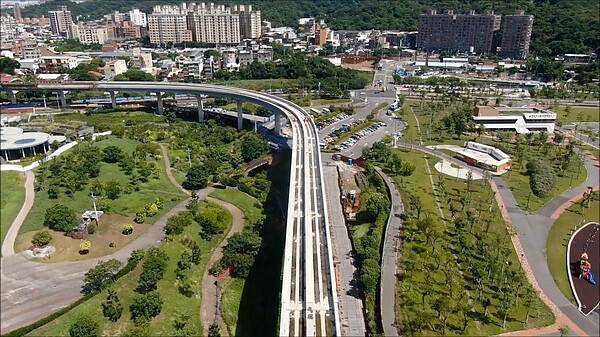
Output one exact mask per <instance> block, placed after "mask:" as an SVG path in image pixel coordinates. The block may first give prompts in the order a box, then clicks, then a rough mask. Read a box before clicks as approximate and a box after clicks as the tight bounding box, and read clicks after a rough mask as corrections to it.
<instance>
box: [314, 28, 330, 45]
mask: <svg viewBox="0 0 600 337" xmlns="http://www.w3.org/2000/svg"><path fill="white" fill-rule="evenodd" d="M328 34H329V28H327V27H324V26H323V25H321V23H318V22H317V23H316V24H315V43H314V44H315V46H319V47H323V46H324V45H325V43H327V35H328Z"/></svg>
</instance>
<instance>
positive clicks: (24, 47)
mask: <svg viewBox="0 0 600 337" xmlns="http://www.w3.org/2000/svg"><path fill="white" fill-rule="evenodd" d="M11 51H12V53H13V55H14V56H15V57H18V58H22V59H37V58H39V57H40V56H41V53H40V47H39V46H38V43H37V41H35V40H19V41H13V43H12V44H11Z"/></svg>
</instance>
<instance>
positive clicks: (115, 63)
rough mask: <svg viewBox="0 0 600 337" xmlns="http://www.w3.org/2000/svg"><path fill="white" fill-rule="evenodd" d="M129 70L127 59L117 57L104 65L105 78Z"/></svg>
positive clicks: (111, 77) (110, 77)
mask: <svg viewBox="0 0 600 337" xmlns="http://www.w3.org/2000/svg"><path fill="white" fill-rule="evenodd" d="M126 71H127V63H126V62H125V60H121V59H115V60H110V61H109V62H107V63H106V64H105V65H104V78H105V79H109V80H111V79H113V78H114V77H115V76H117V75H120V74H123V73H125V72H126Z"/></svg>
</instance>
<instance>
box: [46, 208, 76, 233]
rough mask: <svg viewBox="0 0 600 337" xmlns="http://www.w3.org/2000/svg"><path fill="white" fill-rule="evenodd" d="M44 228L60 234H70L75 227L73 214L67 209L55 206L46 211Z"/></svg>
mask: <svg viewBox="0 0 600 337" xmlns="http://www.w3.org/2000/svg"><path fill="white" fill-rule="evenodd" d="M44 226H46V227H48V228H50V229H52V230H55V231H60V232H70V231H72V230H73V229H74V228H75V227H77V218H76V217H75V212H74V211H73V210H72V209H70V208H69V207H67V206H65V205H62V204H56V205H53V206H50V207H48V208H47V209H46V214H45V216H44Z"/></svg>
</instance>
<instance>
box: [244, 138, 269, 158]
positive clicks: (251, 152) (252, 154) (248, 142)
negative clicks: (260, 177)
mask: <svg viewBox="0 0 600 337" xmlns="http://www.w3.org/2000/svg"><path fill="white" fill-rule="evenodd" d="M268 149H269V145H268V144H267V142H266V141H265V140H264V139H262V138H261V137H260V136H259V135H258V134H256V133H247V134H246V135H245V136H244V137H243V138H242V146H241V154H242V159H244V161H245V162H249V161H251V160H253V159H256V158H258V157H260V156H261V155H262V154H263V153H265V152H267V150H268Z"/></svg>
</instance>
